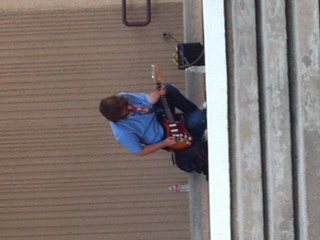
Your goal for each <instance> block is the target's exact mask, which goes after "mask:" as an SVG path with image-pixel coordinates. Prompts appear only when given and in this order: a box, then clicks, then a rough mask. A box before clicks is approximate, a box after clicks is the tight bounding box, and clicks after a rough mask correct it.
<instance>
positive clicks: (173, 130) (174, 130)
mask: <svg viewBox="0 0 320 240" xmlns="http://www.w3.org/2000/svg"><path fill="white" fill-rule="evenodd" d="M178 131H179V129H171V130H170V132H172V133H174V132H178Z"/></svg>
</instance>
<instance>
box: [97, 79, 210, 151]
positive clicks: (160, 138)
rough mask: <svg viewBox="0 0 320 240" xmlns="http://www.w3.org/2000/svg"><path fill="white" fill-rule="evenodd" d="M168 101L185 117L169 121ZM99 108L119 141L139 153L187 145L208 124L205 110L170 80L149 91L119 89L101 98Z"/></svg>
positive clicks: (173, 110)
mask: <svg viewBox="0 0 320 240" xmlns="http://www.w3.org/2000/svg"><path fill="white" fill-rule="evenodd" d="M163 97H165V102H164V101H163ZM166 104H167V105H168V106H169V109H170V112H171V113H172V114H173V116H176V115H175V110H176V109H179V110H180V111H181V112H182V115H183V119H182V120H178V121H177V122H172V121H167V120H168V119H166V117H167V116H166V112H168V109H165V106H164V105H166ZM100 112H101V114H102V115H103V116H104V117H105V118H106V119H108V120H109V121H110V125H111V128H112V131H113V134H114V136H115V138H116V139H117V141H118V142H120V143H121V144H122V145H123V146H125V147H126V148H127V149H128V150H129V151H130V152H131V153H133V154H136V155H138V156H144V155H148V154H151V153H153V152H156V151H158V150H159V149H171V150H172V151H179V150H183V149H185V148H188V147H190V146H191V145H192V141H197V140H198V139H200V138H201V136H202V134H203V132H204V130H205V128H206V124H205V113H204V112H203V111H202V110H200V109H199V108H198V107H197V106H196V105H195V104H194V103H192V102H191V101H190V100H188V99H187V98H186V97H184V96H183V94H182V93H181V92H180V91H179V90H178V89H177V88H175V87H174V86H173V85H171V84H161V85H158V87H157V88H156V90H155V91H153V92H151V93H149V94H146V93H132V92H120V93H118V94H117V95H115V96H110V97H107V98H104V99H102V100H101V102H100ZM163 119H165V120H164V121H163ZM179 124H180V125H182V126H179Z"/></svg>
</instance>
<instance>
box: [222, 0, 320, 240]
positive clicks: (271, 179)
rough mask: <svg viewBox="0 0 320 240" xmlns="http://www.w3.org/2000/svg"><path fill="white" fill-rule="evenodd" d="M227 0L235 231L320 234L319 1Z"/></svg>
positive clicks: (269, 235)
mask: <svg viewBox="0 0 320 240" xmlns="http://www.w3.org/2000/svg"><path fill="white" fill-rule="evenodd" d="M226 3H227V5H226V17H227V18H226V19H227V49H228V77H229V100H230V109H229V116H230V159H231V162H230V163H231V182H232V195H231V196H232V209H231V211H232V216H233V217H232V221H233V222H232V233H233V239H259V240H261V239H274V240H278V239H301V240H307V239H309V240H310V239H318V238H319V228H318V226H319V222H320V217H319V211H318V206H319V194H320V191H319V187H318V183H317V180H316V179H318V178H319V171H318V169H319V159H318V158H319V157H318V156H319V147H318V146H319V141H320V128H319V122H320V121H319V120H320V119H319V111H320V107H319V106H320V98H319V96H320V95H319V93H320V85H319V81H320V65H319V59H320V58H319V50H320V39H319V36H320V34H319V1H309V2H304V3H303V4H301V2H299V1H276V0H275V1H245V2H244V1H241V2H239V1H230V2H228V1H227V2H226Z"/></svg>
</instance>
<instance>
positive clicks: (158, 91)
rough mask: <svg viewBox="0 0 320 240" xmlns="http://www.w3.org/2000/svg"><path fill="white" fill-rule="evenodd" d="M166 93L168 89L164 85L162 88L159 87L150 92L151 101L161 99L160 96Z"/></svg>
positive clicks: (154, 101)
mask: <svg viewBox="0 0 320 240" xmlns="http://www.w3.org/2000/svg"><path fill="white" fill-rule="evenodd" d="M166 93H167V89H166V88H165V87H163V86H162V87H161V88H160V89H158V88H157V89H156V90H155V91H154V92H152V93H149V95H148V96H149V103H150V104H155V103H156V102H157V101H158V100H159V98H160V96H163V95H165V94H166Z"/></svg>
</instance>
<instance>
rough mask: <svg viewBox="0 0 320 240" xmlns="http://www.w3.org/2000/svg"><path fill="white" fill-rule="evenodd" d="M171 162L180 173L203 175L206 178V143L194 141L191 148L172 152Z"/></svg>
mask: <svg viewBox="0 0 320 240" xmlns="http://www.w3.org/2000/svg"><path fill="white" fill-rule="evenodd" d="M172 162H173V163H174V164H175V165H176V166H177V167H178V168H179V169H181V170H182V171H185V172H193V171H195V172H197V173H204V175H206V176H208V143H207V141H205V142H204V141H201V140H198V141H196V142H195V143H194V144H193V145H192V147H191V148H188V149H185V150H181V151H177V152H174V153H173V154H172Z"/></svg>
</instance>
